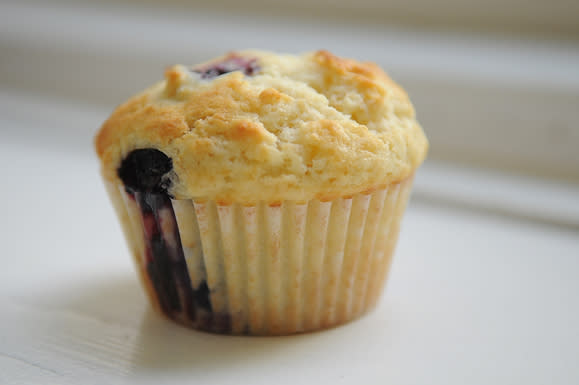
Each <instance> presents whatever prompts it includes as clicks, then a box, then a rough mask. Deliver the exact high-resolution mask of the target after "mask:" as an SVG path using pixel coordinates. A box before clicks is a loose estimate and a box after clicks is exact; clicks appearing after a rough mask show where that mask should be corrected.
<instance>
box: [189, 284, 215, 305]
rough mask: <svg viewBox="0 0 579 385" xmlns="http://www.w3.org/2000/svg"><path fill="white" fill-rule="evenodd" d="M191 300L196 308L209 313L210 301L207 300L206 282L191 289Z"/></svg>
mask: <svg viewBox="0 0 579 385" xmlns="http://www.w3.org/2000/svg"><path fill="white" fill-rule="evenodd" d="M193 299H194V300H195V303H196V304H197V306H199V307H200V308H202V309H205V310H207V311H208V312H211V300H210V298H209V286H207V281H203V282H201V283H200V284H199V287H198V288H197V289H193Z"/></svg>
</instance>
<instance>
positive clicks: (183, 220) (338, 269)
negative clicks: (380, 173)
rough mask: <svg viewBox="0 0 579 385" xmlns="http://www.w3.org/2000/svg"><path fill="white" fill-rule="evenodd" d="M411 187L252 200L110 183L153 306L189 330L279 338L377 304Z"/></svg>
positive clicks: (329, 323) (347, 318) (323, 325)
mask: <svg viewBox="0 0 579 385" xmlns="http://www.w3.org/2000/svg"><path fill="white" fill-rule="evenodd" d="M411 185H412V178H408V179H406V180H405V181H402V182H401V183H397V184H393V185H390V186H388V187H387V188H382V189H378V190H375V191H373V192H370V193H364V194H357V195H354V196H352V197H344V198H340V199H335V200H332V201H318V200H312V201H309V202H305V203H298V202H293V201H285V202H282V203H281V204H276V205H270V204H267V203H265V202H262V203H260V204H257V205H254V206H243V205H240V204H230V205H222V204H218V203H216V202H215V201H194V200H172V199H170V198H169V197H168V196H166V195H161V194H146V193H135V194H129V193H127V192H126V191H125V189H124V187H123V186H122V185H117V184H114V183H108V184H107V190H108V192H109V194H110V196H111V198H112V201H113V204H114V207H115V209H116V211H117V213H118V216H119V218H120V221H121V224H122V227H123V230H124V233H125V235H126V238H127V240H128V243H129V247H130V249H131V252H132V254H133V256H134V260H135V263H136V266H137V271H138V272H139V276H140V277H141V281H142V283H143V285H144V287H145V289H146V291H147V294H148V296H149V298H150V299H151V302H152V304H153V306H154V308H155V309H157V310H158V311H160V312H161V313H163V314H165V315H166V316H168V317H169V318H171V319H173V320H175V321H177V322H180V323H182V324H185V325H187V326H190V327H193V328H195V329H201V330H206V331H211V332H218V333H227V334H250V335H280V334H291V333H299V332H307V331H312V330H316V329H323V328H328V327H332V326H335V325H339V324H342V323H344V322H347V321H350V320H352V319H354V318H356V317H358V316H360V315H361V314H363V313H365V312H366V311H368V310H369V309H371V308H372V307H373V306H374V305H375V304H376V302H377V300H378V298H379V296H380V293H381V292H382V288H383V286H384V282H385V279H386V277H387V273H388V270H389V267H390V262H391V258H392V253H393V250H394V247H395V245H396V240H397V238H398V233H399V227H400V221H401V219H402V215H403V212H404V209H405V206H406V202H407V200H408V195H409V193H410V189H411Z"/></svg>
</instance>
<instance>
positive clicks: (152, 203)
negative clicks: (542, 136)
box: [95, 51, 428, 335]
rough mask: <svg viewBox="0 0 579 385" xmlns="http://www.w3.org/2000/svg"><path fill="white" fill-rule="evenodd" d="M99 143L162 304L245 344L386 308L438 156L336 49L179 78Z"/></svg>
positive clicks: (254, 57)
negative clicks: (430, 158) (420, 187)
mask: <svg viewBox="0 0 579 385" xmlns="http://www.w3.org/2000/svg"><path fill="white" fill-rule="evenodd" d="M95 143H96V150H97V153H98V155H99V158H100V161H101V169H102V175H103V177H104V181H105V185H106V186H107V190H108V192H109V195H110V197H111V200H112V203H113V205H114V207H115V209H116V211H117V214H118V216H119V218H120V221H121V224H122V228H123V230H124V232H125V235H126V238H127V241H128V244H129V246H130V249H131V252H132V254H133V256H134V260H135V262H136V266H137V270H138V273H139V276H140V277H141V280H142V283H143V286H144V287H145V289H146V290H147V293H148V295H149V298H150V300H151V303H152V304H153V306H154V307H155V308H156V309H157V310H158V311H159V312H161V313H162V314H164V315H166V316H167V317H169V318H170V319H173V320H175V321H177V322H179V323H182V324H185V325H187V326H190V327H193V328H196V329H200V330H206V331H212V332H218V333H230V334H251V335H279V334H291V333H298V332H305V331H311V330H316V329H323V328H328V327H331V326H334V325H338V324H341V323H344V322H347V321H349V320H352V319H354V318H356V317H358V316H360V315H361V314H364V313H365V312H366V311H368V310H369V309H371V308H372V307H373V306H374V305H375V304H376V302H377V300H378V298H379V296H380V293H381V291H382V288H383V286H384V281H385V279H386V277H387V273H388V269H389V266H390V262H391V258H392V254H393V251H394V247H395V244H396V240H397V237H398V233H399V227H400V222H401V218H402V215H403V212H404V208H405V205H406V202H407V200H408V195H409V192H410V189H411V185H412V179H413V175H414V172H415V170H416V169H417V167H418V166H419V165H420V164H421V163H422V162H423V160H424V157H425V155H426V151H427V147H428V143H427V140H426V138H425V136H424V133H423V131H422V129H421V127H420V125H419V124H418V122H417V121H416V119H415V114H414V109H413V107H412V105H411V103H410V101H409V99H408V96H407V95H406V93H405V92H404V90H403V89H402V88H400V87H399V86H398V85H397V84H395V83H394V82H393V81H392V80H391V79H390V78H389V77H388V76H387V75H386V74H385V73H384V72H383V71H382V70H380V69H379V68H378V67H377V66H376V65H375V64H372V63H361V62H358V61H355V60H351V59H344V58H339V57H337V56H334V55H332V54H331V53H329V52H326V51H318V52H312V53H306V54H303V55H299V56H294V55H279V54H274V53H269V52H262V51H240V52H233V53H230V54H228V55H226V56H224V57H220V58H217V59H215V60H212V61H210V62H207V63H204V64H200V65H197V66H193V67H187V66H182V65H177V66H173V67H171V68H169V69H167V71H166V72H165V80H164V81H161V82H159V83H157V84H155V85H154V86H152V87H151V88H149V89H147V90H145V91H144V92H142V93H140V94H138V95H136V96H134V97H133V98H131V99H130V100H129V101H127V102H126V103H124V104H122V105H121V106H119V107H118V108H117V109H116V110H115V111H114V112H113V114H112V116H111V117H110V118H109V119H108V120H107V121H106V122H105V123H104V124H103V126H102V127H101V129H100V131H99V132H98V134H97V137H96V141H95Z"/></svg>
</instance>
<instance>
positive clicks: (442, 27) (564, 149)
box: [0, 0, 579, 182]
mask: <svg viewBox="0 0 579 385" xmlns="http://www.w3.org/2000/svg"><path fill="white" fill-rule="evenodd" d="M578 20H579V2H577V1H574V0H553V1H549V2H545V1H542V0H508V1H499V0H493V1H485V2H476V1H458V0H442V1H435V2H431V1H426V0H412V1H402V0H397V1H388V2H382V1H378V0H356V1H353V0H334V1H318V2H310V1H305V0H293V1H289V2H288V1H279V0H278V1H265V0H248V1H244V2H237V1H230V0H215V1H212V2H196V1H185V0H169V1H164V2H159V1H152V0H148V1H130V0H124V1H123V0H121V1H104V2H103V1H101V2H95V1H89V0H81V1H65V0H51V1H39V0H36V1H34V0H18V1H10V0H8V1H7V0H4V1H3V3H2V12H0V52H1V59H0V87H1V89H2V90H3V91H4V93H11V92H12V91H15V92H18V93H20V92H24V93H26V94H35V95H40V96H46V97H47V98H50V99H60V100H63V101H68V100H70V101H72V102H79V103H87V104H90V105H98V106H100V107H102V108H103V109H104V110H107V111H109V110H111V109H112V108H113V107H114V106H115V105H116V104H118V103H120V102H121V101H123V100H124V99H125V98H126V97H128V96H129V95H131V94H132V93H134V92H135V91H137V90H140V89H142V88H143V87H144V85H147V84H150V83H151V82H152V81H153V80H156V79H159V78H161V77H162V73H163V69H164V68H165V67H166V66H168V65H170V64H173V63H176V62H179V63H184V64H194V63H196V62H199V61H203V60H207V59H209V58H211V57H213V56H216V55H219V54H221V53H223V52H225V51H228V50H233V49H239V48H246V47H250V48H251V47H255V48H263V49H271V50H276V51H282V52H284V51H286V52H302V51H306V50H312V49H319V48H325V49H329V50H331V51H334V52H336V53H337V54H340V55H344V56H351V57H355V58H360V59H363V60H372V61H376V62H377V63H379V64H380V65H382V66H383V67H385V68H386V70H387V71H388V72H389V73H390V74H391V75H392V76H393V77H394V78H395V79H396V80H397V81H398V82H400V83H401V84H402V85H403V86H404V87H405V88H407V89H408V91H409V93H410V95H411V98H412V100H413V101H414V103H415V105H416V108H417V111H418V114H419V118H420V121H421V122H422V123H423V126H424V127H425V128H426V130H427V132H428V135H429V138H430V139H431V142H432V148H431V153H430V158H431V159H441V160H449V161H452V162H459V163H468V164H475V165H482V166H490V167H495V168H500V169H503V170H514V171H516V172H519V173H525V174H530V175H538V176H542V177H549V178H558V179H565V180H574V181H576V182H577V181H579V172H578V171H577V170H578V169H579V152H578V151H577V147H578V145H579V129H577V122H578V121H579V109H578V108H577V106H578V105H579V22H578ZM9 98H13V96H9ZM95 123H98V122H95ZM91 128H92V129H93V131H94V130H96V126H95V127H83V129H87V130H90V129H91ZM83 132H85V133H86V132H87V131H83Z"/></svg>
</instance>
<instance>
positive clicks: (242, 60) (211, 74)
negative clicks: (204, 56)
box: [192, 54, 260, 79]
mask: <svg viewBox="0 0 579 385" xmlns="http://www.w3.org/2000/svg"><path fill="white" fill-rule="evenodd" d="M259 70H260V67H259V65H258V63H257V59H256V58H247V57H244V56H240V55H237V54H230V55H229V56H227V57H226V58H225V59H223V60H221V61H217V62H213V63H209V64H207V65H205V66H202V67H196V68H193V69H192V71H193V72H196V73H198V74H200V75H201V79H213V78H216V77H218V76H221V75H223V74H227V73H229V72H234V71H241V72H243V74H244V75H246V76H253V75H255V74H257V72H258V71H259Z"/></svg>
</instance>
